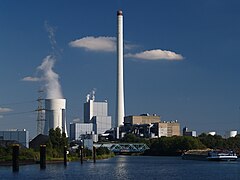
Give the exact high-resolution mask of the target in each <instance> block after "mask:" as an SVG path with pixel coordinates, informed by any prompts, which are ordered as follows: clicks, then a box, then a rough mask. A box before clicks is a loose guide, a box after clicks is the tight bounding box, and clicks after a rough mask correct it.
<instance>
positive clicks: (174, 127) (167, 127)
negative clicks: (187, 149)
mask: <svg viewBox="0 0 240 180" xmlns="http://www.w3.org/2000/svg"><path fill="white" fill-rule="evenodd" d="M157 125H158V134H157V136H158V137H162V136H166V137H171V136H180V124H179V123H178V122H177V120H176V121H167V122H160V123H158V124H157Z"/></svg>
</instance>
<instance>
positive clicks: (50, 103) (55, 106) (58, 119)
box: [44, 99, 67, 135]
mask: <svg viewBox="0 0 240 180" xmlns="http://www.w3.org/2000/svg"><path fill="white" fill-rule="evenodd" d="M45 119H46V122H45V128H44V134H46V135H48V131H49V130H50V129H56V128H57V127H59V128H60V129H61V132H65V133H66V135H67V126H66V99H45Z"/></svg>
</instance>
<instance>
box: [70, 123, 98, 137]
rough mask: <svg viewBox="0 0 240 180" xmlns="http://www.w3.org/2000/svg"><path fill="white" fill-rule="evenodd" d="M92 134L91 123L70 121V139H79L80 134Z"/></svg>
mask: <svg viewBox="0 0 240 180" xmlns="http://www.w3.org/2000/svg"><path fill="white" fill-rule="evenodd" d="M84 134H94V132H93V124H92V123H71V124H70V140H80V139H81V135H84Z"/></svg>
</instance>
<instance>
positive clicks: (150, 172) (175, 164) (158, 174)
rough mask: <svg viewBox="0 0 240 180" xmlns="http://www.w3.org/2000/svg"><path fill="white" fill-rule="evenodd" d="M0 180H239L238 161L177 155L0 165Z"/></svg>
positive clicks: (239, 165)
mask: <svg viewBox="0 0 240 180" xmlns="http://www.w3.org/2000/svg"><path fill="white" fill-rule="evenodd" d="M0 179H1V180H4V179H24V180H32V179H45V180H48V179H57V180H61V179H71V180H75V179H87V180H91V179H94V180H97V179H104V180H105V179H106V180H108V179H109V180H112V179H121V180H122V179H123V180H124V179H137V180H141V179H145V180H146V179H160V180H161V179H163V180H205V179H206V180H211V179H214V180H228V179H229V180H230V179H231V180H240V161H239V160H238V161H235V162H209V161H194V160H182V159H181V157H150V156H116V157H114V158H111V159H105V160H98V161H97V162H96V163H95V164H94V163H93V162H92V161H86V162H83V164H82V165H81V164H80V162H69V163H68V165H67V167H64V165H63V164H47V167H46V169H45V170H40V168H39V165H38V164H36V165H25V166H20V169H19V172H17V173H13V172H12V168H11V167H3V166H2V167H0Z"/></svg>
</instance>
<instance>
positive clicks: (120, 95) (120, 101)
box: [116, 10, 125, 127]
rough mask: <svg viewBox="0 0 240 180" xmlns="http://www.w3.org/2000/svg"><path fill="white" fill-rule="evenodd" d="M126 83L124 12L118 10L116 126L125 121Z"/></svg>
mask: <svg viewBox="0 0 240 180" xmlns="http://www.w3.org/2000/svg"><path fill="white" fill-rule="evenodd" d="M124 114H125V113H124V83H123V13H122V11H121V10H119V11H117V106H116V127H119V126H120V125H123V121H124Z"/></svg>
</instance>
